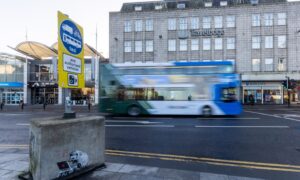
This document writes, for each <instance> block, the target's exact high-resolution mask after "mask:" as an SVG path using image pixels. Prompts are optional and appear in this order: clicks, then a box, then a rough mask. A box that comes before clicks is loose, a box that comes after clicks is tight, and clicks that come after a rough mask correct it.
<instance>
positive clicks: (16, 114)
mask: <svg viewBox="0 0 300 180" xmlns="http://www.w3.org/2000/svg"><path fill="white" fill-rule="evenodd" d="M0 115H5V116H25V115H31V114H18V113H15V114H14V113H1V112H0Z"/></svg>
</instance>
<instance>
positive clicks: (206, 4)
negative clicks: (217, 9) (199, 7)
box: [204, 2, 212, 7]
mask: <svg viewBox="0 0 300 180" xmlns="http://www.w3.org/2000/svg"><path fill="white" fill-rule="evenodd" d="M204 6H205V7H212V2H205V3H204Z"/></svg>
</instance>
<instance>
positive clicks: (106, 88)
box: [99, 61, 242, 116]
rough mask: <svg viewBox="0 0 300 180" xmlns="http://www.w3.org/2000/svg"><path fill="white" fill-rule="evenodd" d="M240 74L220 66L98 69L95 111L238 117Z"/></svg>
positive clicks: (183, 64)
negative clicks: (98, 88) (97, 93)
mask: <svg viewBox="0 0 300 180" xmlns="http://www.w3.org/2000/svg"><path fill="white" fill-rule="evenodd" d="M240 86H241V80H240V75H239V74H236V73H234V64H233V63H232V62H230V61H222V62H172V63H171V62H170V63H124V64H101V65H100V90H99V94H100V99H99V108H100V112H104V113H111V114H128V115H130V116H139V115H203V116H210V115H239V114H240V113H241V111H242V106H241V103H240V100H239V99H240V94H239V93H240V92H239V91H240Z"/></svg>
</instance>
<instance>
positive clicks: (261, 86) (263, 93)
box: [242, 82, 284, 104]
mask: <svg viewBox="0 0 300 180" xmlns="http://www.w3.org/2000/svg"><path fill="white" fill-rule="evenodd" d="M242 88H243V90H242V92H243V104H250V103H251V102H250V99H251V98H250V97H251V96H252V97H253V99H254V103H255V104H283V95H284V94H283V88H282V84H281V82H243V84H242Z"/></svg>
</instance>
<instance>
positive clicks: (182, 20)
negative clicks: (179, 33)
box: [179, 18, 188, 30]
mask: <svg viewBox="0 0 300 180" xmlns="http://www.w3.org/2000/svg"><path fill="white" fill-rule="evenodd" d="M187 27H188V24H187V18H179V29H180V30H186V29H187Z"/></svg>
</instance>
